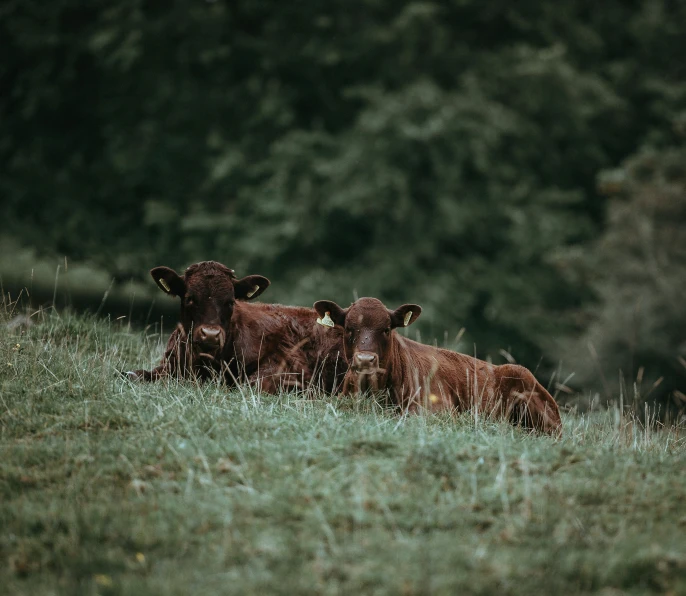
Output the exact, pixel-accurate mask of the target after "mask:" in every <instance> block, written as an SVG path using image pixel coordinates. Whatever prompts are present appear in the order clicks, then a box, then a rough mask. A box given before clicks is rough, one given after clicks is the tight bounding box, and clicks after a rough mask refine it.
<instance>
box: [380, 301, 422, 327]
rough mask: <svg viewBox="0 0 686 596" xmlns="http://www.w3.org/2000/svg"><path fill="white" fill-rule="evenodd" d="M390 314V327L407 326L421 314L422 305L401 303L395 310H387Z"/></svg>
mask: <svg viewBox="0 0 686 596" xmlns="http://www.w3.org/2000/svg"><path fill="white" fill-rule="evenodd" d="M388 314H389V315H391V327H393V329H395V328H396V327H407V326H408V325H412V323H414V322H415V321H416V320H417V319H418V318H419V315H421V314H422V307H421V306H419V304H403V305H402V306H399V307H398V308H396V309H395V310H389V311H388Z"/></svg>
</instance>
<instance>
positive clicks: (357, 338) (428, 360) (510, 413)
mask: <svg viewBox="0 0 686 596" xmlns="http://www.w3.org/2000/svg"><path fill="white" fill-rule="evenodd" d="M314 308H315V310H316V311H317V313H318V314H319V316H320V317H321V318H322V320H326V321H330V322H331V324H335V325H336V326H338V327H341V328H343V329H344V356H345V359H346V361H347V362H348V364H349V370H348V372H347V374H346V376H345V380H344V384H343V393H351V392H362V391H365V390H369V389H371V390H385V389H387V390H389V393H390V396H391V398H392V400H393V401H394V402H395V404H396V405H398V406H399V407H401V408H402V409H403V410H409V411H416V410H417V409H418V408H419V407H421V406H424V407H428V408H429V409H431V410H442V409H457V410H461V411H464V410H468V409H470V408H477V409H478V411H480V412H483V413H484V414H485V415H487V416H492V417H493V416H495V417H504V418H506V419H508V420H510V421H512V422H514V423H519V424H522V425H523V426H525V427H528V428H534V429H536V430H539V431H542V432H545V433H548V434H551V435H559V434H560V433H561V430H562V421H561V419H560V413H559V410H558V407H557V404H556V403H555V400H554V399H553V397H552V396H551V395H550V393H548V391H546V389H545V388H544V387H543V386H542V385H541V384H540V383H539V382H538V381H537V380H536V378H535V377H534V376H533V374H531V372H530V371H529V370H527V369H526V368H524V367H523V366H517V365H513V364H504V365H501V366H496V365H493V364H489V363H488V362H484V361H483V360H478V359H476V358H472V357H471V356H466V355H464V354H458V353H457V352H452V351H450V350H444V349H440V348H434V347H432V346H427V345H424V344H420V343H417V342H415V341H412V340H411V339H407V338H405V337H402V336H400V335H398V334H397V333H395V331H393V330H394V329H395V328H396V327H407V326H408V325H411V324H412V323H413V322H414V321H416V320H417V318H418V317H419V315H420V313H421V312H422V309H421V307H419V306H418V305H416V304H405V305H403V306H401V307H399V308H397V309H396V310H389V309H387V308H386V307H385V306H384V305H383V303H382V302H380V301H379V300H377V299H376V298H360V299H359V300H358V301H357V302H355V303H354V304H352V305H351V306H350V307H349V308H346V309H342V308H341V307H340V306H338V304H336V303H335V302H330V301H328V300H320V301H319V302H316V303H315V305H314Z"/></svg>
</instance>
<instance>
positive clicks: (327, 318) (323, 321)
mask: <svg viewBox="0 0 686 596" xmlns="http://www.w3.org/2000/svg"><path fill="white" fill-rule="evenodd" d="M330 314H331V313H330V312H329V311H328V310H327V311H326V313H324V318H323V319H320V318H319V317H317V323H319V324H320V325H324V327H334V326H335V325H334V322H333V321H332V320H331V317H330V316H329V315H330Z"/></svg>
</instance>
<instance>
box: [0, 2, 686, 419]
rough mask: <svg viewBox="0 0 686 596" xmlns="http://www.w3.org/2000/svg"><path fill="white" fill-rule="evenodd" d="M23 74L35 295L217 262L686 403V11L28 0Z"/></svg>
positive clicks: (23, 156) (14, 218)
mask: <svg viewBox="0 0 686 596" xmlns="http://www.w3.org/2000/svg"><path fill="white" fill-rule="evenodd" d="M0 53H1V54H2V56H3V60H2V61H0V89H2V93H1V95H0V118H1V121H2V127H1V128H0V164H1V165H0V201H1V206H0V217H1V218H2V221H3V224H4V225H3V226H2V231H1V237H0V251H1V254H0V274H1V275H2V277H3V283H4V284H5V288H6V289H7V288H11V289H13V291H14V292H15V294H16V291H17V288H19V287H21V286H22V285H28V283H29V282H27V279H29V278H30V284H31V287H32V289H36V288H39V287H45V288H51V287H52V286H53V285H54V278H55V272H56V266H57V265H58V264H59V266H60V267H64V266H66V267H67V268H68V267H69V265H68V263H69V262H71V263H72V264H71V272H70V273H69V275H71V276H72V278H66V279H68V280H69V282H67V283H71V288H70V292H73V293H75V294H77V293H79V294H80V295H85V296H86V298H87V299H86V300H85V301H84V300H82V301H81V302H80V303H79V304H80V305H82V306H89V308H90V309H91V310H96V309H97V308H98V305H99V304H100V302H101V299H102V295H103V291H104V290H106V289H107V288H109V287H110V285H109V284H110V280H111V279H113V280H114V282H115V284H114V286H113V288H114V289H113V290H112V291H113V292H116V291H119V294H120V295H121V296H125V295H127V293H131V292H133V291H135V292H137V295H138V296H139V302H140V297H141V296H145V295H149V296H152V295H153V294H152V288H151V284H150V282H149V280H148V279H146V275H147V274H146V272H147V270H148V269H149V268H150V267H152V266H154V265H158V264H167V265H171V266H174V267H177V268H183V267H184V266H186V265H188V264H190V263H192V262H195V261H198V260H204V259H210V258H212V259H217V260H220V261H222V262H224V263H226V264H228V265H229V266H232V267H234V268H235V269H236V270H237V272H238V273H239V274H247V273H260V274H263V275H267V276H268V277H269V278H270V279H271V280H272V282H273V287H272V288H270V290H269V294H268V295H266V296H265V299H269V300H274V301H280V302H285V303H295V304H305V305H308V304H311V303H312V302H314V301H315V300H317V299H320V298H331V299H335V300H337V301H338V302H340V303H342V304H346V303H347V302H349V301H351V300H352V299H353V298H354V296H356V295H359V296H362V295H375V296H378V297H380V298H382V299H383V300H385V301H387V302H388V303H389V304H390V305H396V304H399V303H402V302H417V303H420V304H421V305H422V306H423V307H424V309H425V310H424V315H423V316H422V319H420V322H419V323H418V328H419V331H420V333H421V337H422V339H423V340H424V341H431V340H433V339H434V338H436V339H437V341H439V342H440V343H443V342H447V343H448V344H449V345H451V346H453V347H457V348H458V349H461V350H463V351H467V352H470V353H474V352H476V354H477V355H479V356H481V357H490V358H492V359H493V360H494V361H496V362H502V361H503V359H504V358H505V357H506V356H504V355H503V353H502V352H501V350H504V351H506V352H507V353H509V354H510V355H511V356H507V357H514V358H515V359H516V360H517V361H519V362H522V363H524V364H525V365H528V366H530V367H532V368H535V369H539V371H544V372H547V373H550V372H551V371H553V370H556V371H557V374H558V375H559V376H558V380H561V379H563V378H564V377H565V376H566V374H567V371H570V370H573V371H574V372H575V373H576V376H575V377H574V378H573V379H572V380H571V381H570V384H571V385H575V387H576V388H578V389H582V390H595V389H601V390H602V392H603V395H605V396H607V395H609V394H611V393H612V392H613V391H614V390H615V388H616V384H617V383H618V379H620V378H622V379H623V380H624V383H625V384H626V387H628V389H627V392H628V393H632V384H633V382H634V380H636V379H637V378H638V381H639V385H644V386H646V387H648V388H649V387H651V386H652V385H653V384H654V383H655V382H656V381H657V380H658V379H660V378H663V382H661V383H660V384H659V385H658V387H657V388H656V389H654V390H652V392H651V393H650V396H651V398H653V397H657V398H659V399H660V400H661V401H662V402H663V403H670V404H671V405H672V406H675V407H678V406H679V405H683V404H684V403H686V398H682V397H680V396H683V394H684V393H686V366H684V360H683V359H684V358H685V357H686V344H685V342H686V315H685V314H684V313H685V312H686V309H684V308H683V296H684V290H686V253H685V250H686V245H684V234H683V232H681V233H680V231H681V229H682V228H681V227H680V226H683V224H684V223H686V206H685V203H686V183H685V180H686V175H685V174H684V168H685V165H684V164H686V159H685V158H686V148H685V147H684V142H685V139H686V67H685V66H684V61H683V59H682V57H683V56H684V55H686V3H684V2H683V1H680V0H629V1H624V0H623V1H619V0H608V1H607V2H603V3H598V2H590V1H588V0H569V1H568V2H565V3H562V4H560V3H553V2H542V1H533V0H526V1H523V2H517V3H516V6H515V5H514V4H513V3H512V2H505V1H503V0H492V1H490V2H478V1H476V0H451V1H448V0H446V1H444V2H418V1H411V0H405V1H403V0H394V1H390V0H364V1H363V0H345V2H344V1H342V0H332V1H330V2H327V3H321V2H312V1H311V0H299V1H297V2H275V1H268V0H250V1H246V0H231V1H230V2H224V1H221V0H216V1H212V2H208V1H203V0H194V1H191V2H173V3H169V2H158V1H144V0H108V1H107V2H104V1H103V0H93V1H92V2H88V3H84V2H81V1H77V0H55V1H54V2H50V3H38V2H31V1H27V0H21V1H20V0H4V1H3V2H2V4H0ZM65 257H66V258H67V260H66V261H65ZM64 279H65V278H63V280H64ZM62 283H63V284H64V283H65V282H64V281H63V282H62ZM110 289H112V288H110ZM35 293H36V295H39V292H35ZM461 328H464V329H465V330H466V332H465V333H464V335H462V337H461V340H460V341H459V342H457V343H456V342H455V341H454V340H453V338H455V337H456V335H457V334H458V332H459V330H460V329H461ZM620 371H621V372H620ZM618 373H619V374H618ZM638 390H639V391H640V387H639V388H638Z"/></svg>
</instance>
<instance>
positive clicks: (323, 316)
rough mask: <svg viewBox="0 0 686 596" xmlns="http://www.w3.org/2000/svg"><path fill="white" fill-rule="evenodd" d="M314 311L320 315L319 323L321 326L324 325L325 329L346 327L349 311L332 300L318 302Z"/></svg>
mask: <svg viewBox="0 0 686 596" xmlns="http://www.w3.org/2000/svg"><path fill="white" fill-rule="evenodd" d="M314 310H316V311H317V314H318V315H319V318H318V319H317V323H319V324H320V325H324V327H333V326H334V325H340V326H341V327H344V326H345V316H346V315H347V314H348V309H345V310H344V309H342V308H341V307H340V306H338V304H336V303H335V302H332V301H331V300H318V301H317V302H315V303H314Z"/></svg>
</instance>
